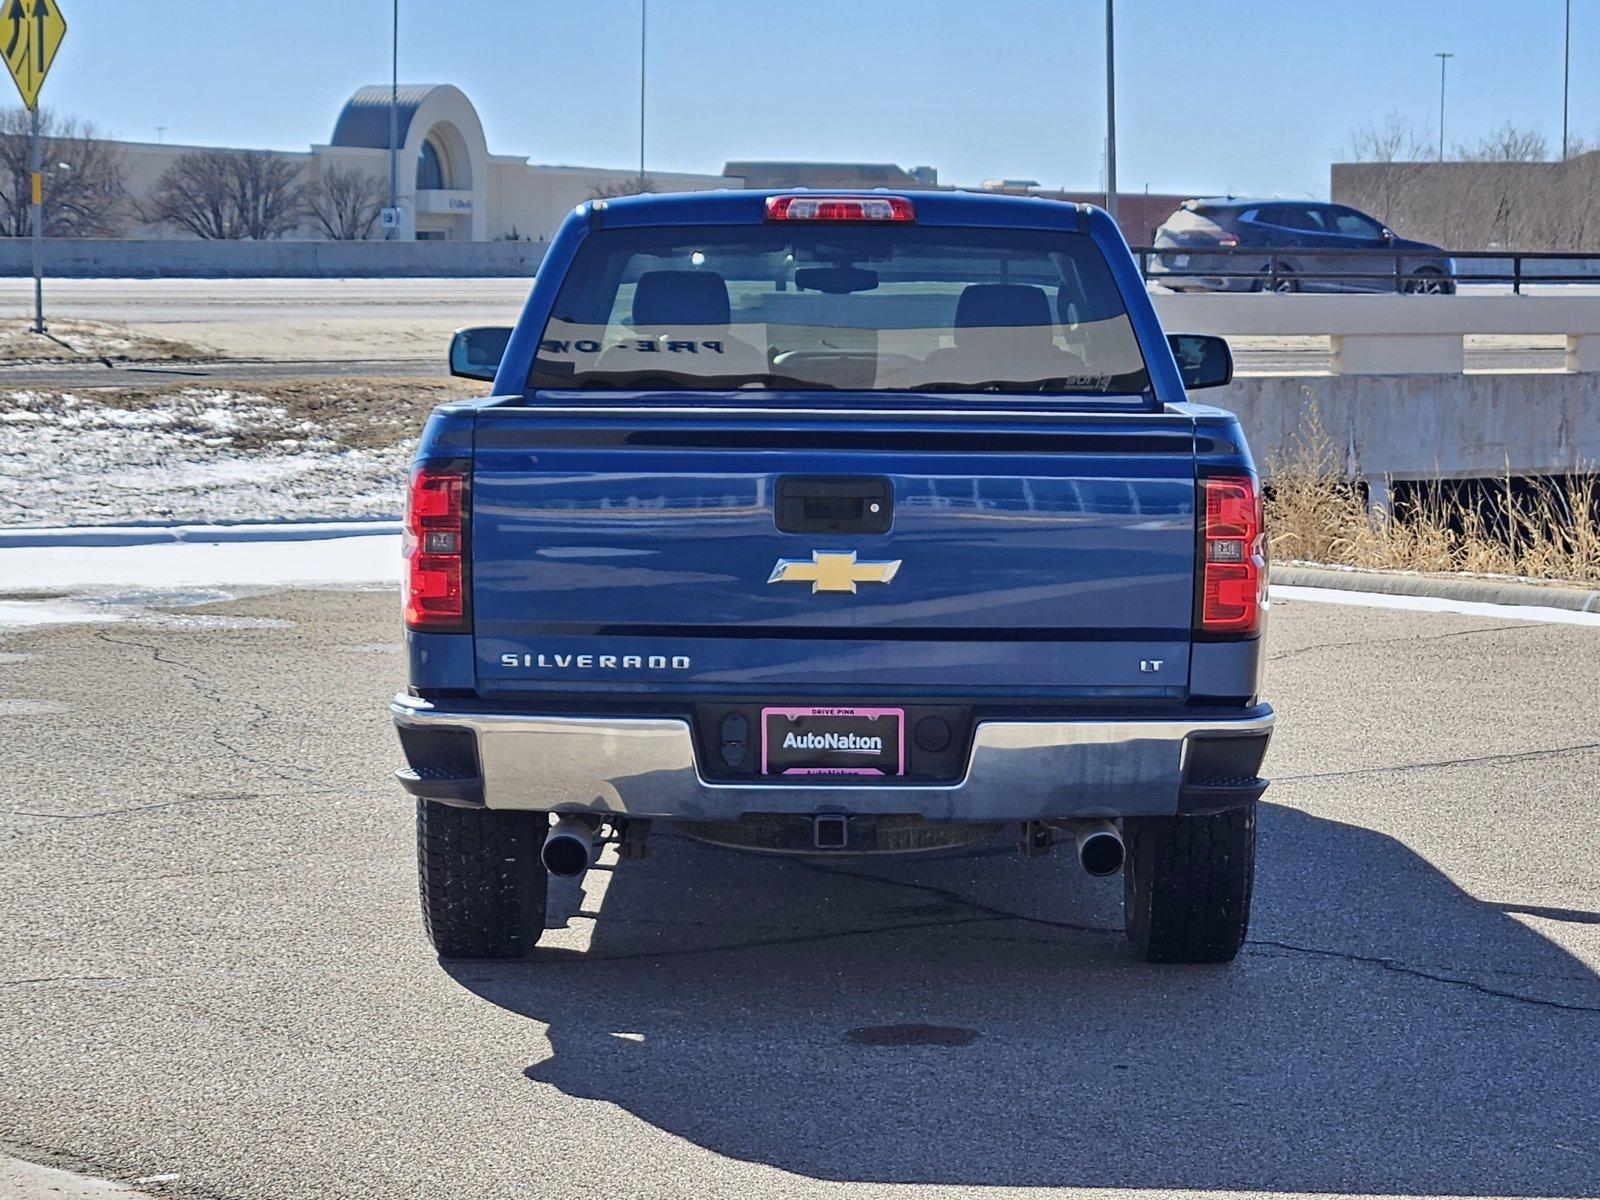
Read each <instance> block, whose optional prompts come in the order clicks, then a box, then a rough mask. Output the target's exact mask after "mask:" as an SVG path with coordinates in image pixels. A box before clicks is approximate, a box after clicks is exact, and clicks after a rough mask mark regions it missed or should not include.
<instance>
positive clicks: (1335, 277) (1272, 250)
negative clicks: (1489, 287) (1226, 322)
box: [1149, 196, 1456, 293]
mask: <svg viewBox="0 0 1600 1200" xmlns="http://www.w3.org/2000/svg"><path fill="white" fill-rule="evenodd" d="M1154 245H1155V248H1156V250H1157V253H1156V254H1153V255H1152V256H1151V259H1150V270H1149V273H1150V277H1151V278H1152V279H1158V280H1160V282H1161V283H1162V284H1164V285H1165V286H1167V287H1169V288H1172V289H1173V290H1174V291H1201V292H1264V291H1279V292H1301V291H1305V292H1392V291H1395V290H1397V289H1396V286H1395V251H1397V250H1402V251H1408V252H1409V251H1415V254H1414V255H1413V254H1411V253H1406V254H1404V255H1402V256H1401V259H1400V270H1401V271H1402V272H1403V278H1402V280H1401V283H1400V287H1399V289H1398V290H1401V291H1407V292H1428V293H1449V292H1453V291H1455V290H1456V285H1455V279H1454V275H1455V271H1454V268H1453V264H1452V263H1451V261H1450V259H1449V258H1448V257H1447V256H1446V255H1445V252H1444V251H1443V250H1441V249H1440V248H1439V247H1438V246H1430V245H1428V244H1427V243H1426V242H1413V241H1408V240H1407V239H1405V238H1401V237H1396V236H1395V235H1394V233H1393V232H1392V231H1391V230H1389V229H1386V228H1385V227H1384V226H1383V225H1382V224H1380V223H1379V222H1378V221H1375V220H1373V218H1371V217H1369V216H1367V215H1366V214H1365V213H1363V212H1358V211H1357V210H1356V209H1353V208H1351V207H1349V206H1348V205H1344V204H1322V203H1318V202H1315V201H1307V200H1241V199H1239V198H1238V197H1235V196H1224V197H1219V198H1214V199H1210V200H1186V201H1185V202H1184V205H1183V207H1182V208H1180V209H1179V210H1178V211H1177V212H1175V213H1173V214H1172V216H1170V217H1168V218H1167V221H1166V223H1165V224H1164V225H1162V226H1161V228H1160V229H1158V230H1156V236H1155V242H1154ZM1236 247H1237V248H1240V249H1244V250H1260V251H1262V254H1261V255H1260V256H1257V255H1254V254H1240V253H1229V254H1216V253H1207V251H1214V250H1217V249H1227V250H1234V249H1235V248H1236ZM1362 251H1366V252H1367V253H1362ZM1274 260H1276V261H1275V262H1274ZM1274 268H1276V269H1274ZM1207 271H1219V272H1221V271H1231V272H1248V274H1242V275H1235V276H1232V277H1230V276H1225V275H1207V274H1204V272H1207ZM1339 276H1344V278H1339Z"/></svg>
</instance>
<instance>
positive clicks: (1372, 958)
mask: <svg viewBox="0 0 1600 1200" xmlns="http://www.w3.org/2000/svg"><path fill="white" fill-rule="evenodd" d="M1245 944H1246V945H1249V946H1270V947H1272V948H1274V949H1277V950H1286V951H1289V952H1290V953H1293V954H1303V955H1308V956H1310V957H1314V958H1331V959H1337V960H1339V961H1341V962H1352V963H1361V964H1362V965H1364V966H1369V967H1379V968H1381V969H1383V970H1385V971H1393V972H1394V973H1395V974H1397V975H1406V976H1409V977H1411V978H1413V979H1426V980H1428V981H1430V982H1432V983H1444V984H1449V985H1452V986H1454V987H1461V988H1466V989H1468V990H1469V991H1473V992H1477V993H1479V994H1480V995H1484V996H1492V997H1494V998H1496V999H1499V1000H1514V1001H1516V1002H1517V1003H1519V1004H1532V1005H1535V1006H1537V1007H1539V1008H1552V1009H1557V1010H1559V1011H1561V1012H1578V1013H1600V1005H1597V1004H1568V1003H1566V1002H1565V1001H1562V1000H1550V999H1546V998H1545V997H1543V996H1529V995H1527V994H1525V993H1523V992H1512V991H1507V990H1506V989H1505V988H1497V987H1490V986H1489V985H1488V984H1486V983H1478V982H1477V981H1476V980H1472V979H1462V978H1461V977H1459V976H1455V975H1440V974H1436V973H1434V972H1432V971H1425V970H1423V969H1422V968H1421V967H1413V966H1409V965H1408V964H1406V963H1404V962H1402V961H1400V960H1399V959H1394V958H1380V957H1378V956H1376V955H1369V954H1356V953H1354V952H1352V951H1348V950H1324V949H1322V948H1321V947H1318V946H1299V945H1296V944H1295V943H1293V942H1277V941H1271V940H1269V939H1265V938H1250V939H1249V940H1248V941H1247V942H1246V943H1245Z"/></svg>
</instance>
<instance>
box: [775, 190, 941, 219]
mask: <svg viewBox="0 0 1600 1200" xmlns="http://www.w3.org/2000/svg"><path fill="white" fill-rule="evenodd" d="M916 219H917V210H916V209H914V208H913V207H912V206H911V201H909V200H907V199H906V198H905V197H904V196H768V197H767V220H769V221H915V220H916Z"/></svg>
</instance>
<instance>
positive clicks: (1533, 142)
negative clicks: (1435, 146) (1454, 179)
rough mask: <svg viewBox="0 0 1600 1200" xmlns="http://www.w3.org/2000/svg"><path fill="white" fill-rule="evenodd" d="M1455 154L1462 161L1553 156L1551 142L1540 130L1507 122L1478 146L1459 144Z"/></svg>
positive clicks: (1497, 160) (1535, 160)
mask: <svg viewBox="0 0 1600 1200" xmlns="http://www.w3.org/2000/svg"><path fill="white" fill-rule="evenodd" d="M1454 157H1455V158H1458V159H1460V160H1461V161H1462V162H1544V161H1545V160H1547V159H1548V158H1549V157H1550V143H1549V142H1547V141H1545V137H1544V134H1542V133H1540V132H1539V131H1538V130H1536V129H1519V128H1517V126H1516V124H1515V123H1513V122H1511V121H1506V122H1504V123H1503V124H1501V125H1499V126H1497V127H1495V128H1494V129H1491V130H1490V131H1489V132H1488V133H1487V134H1485V135H1484V136H1483V137H1481V138H1479V139H1478V141H1477V143H1476V144H1475V145H1468V144H1466V143H1464V142H1461V143H1457V145H1456V148H1455V154H1454Z"/></svg>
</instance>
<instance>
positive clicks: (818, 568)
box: [767, 550, 900, 592]
mask: <svg viewBox="0 0 1600 1200" xmlns="http://www.w3.org/2000/svg"><path fill="white" fill-rule="evenodd" d="M899 569H900V560H899V559H898V558H897V559H895V560H894V561H893V562H857V561H856V552H855V551H854V550H851V551H850V552H849V553H848V554H824V553H823V552H822V551H820V550H813V551H812V552H811V560H810V561H809V562H807V561H806V560H805V559H803V558H780V559H779V560H778V565H777V566H775V567H773V568H772V577H771V578H770V579H768V580H767V582H768V583H809V584H810V585H811V590H812V591H813V592H853V591H855V590H856V584H858V583H888V582H889V580H891V579H893V578H894V573H895V572H896V571H898V570H899Z"/></svg>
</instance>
